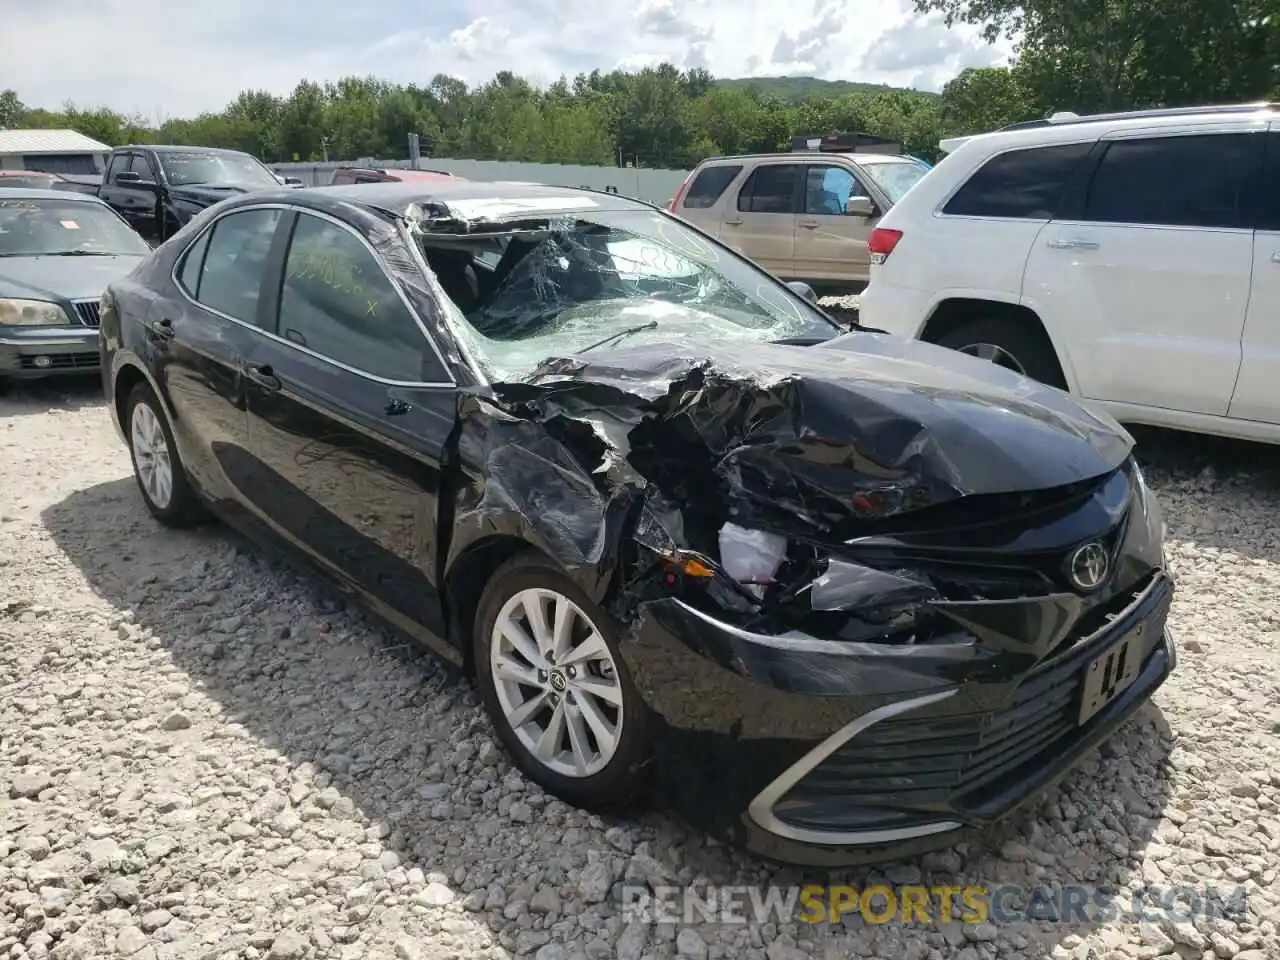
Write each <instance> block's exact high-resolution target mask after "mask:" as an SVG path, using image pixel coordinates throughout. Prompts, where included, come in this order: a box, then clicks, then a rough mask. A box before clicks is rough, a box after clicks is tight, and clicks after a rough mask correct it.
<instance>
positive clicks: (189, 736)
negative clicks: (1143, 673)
mask: <svg viewBox="0 0 1280 960" xmlns="http://www.w3.org/2000/svg"><path fill="white" fill-rule="evenodd" d="M1140 448H1141V449H1142V451H1143V455H1144V459H1145V462H1146V463H1147V464H1148V474H1149V477H1150V479H1151V480H1152V482H1153V484H1154V486H1155V487H1156V488H1157V489H1158V491H1159V493H1160V495H1161V498H1162V502H1163V504H1164V507H1165V511H1166V515H1167V519H1168V523H1169V528H1170V536H1171V544H1170V559H1171V562H1172V564H1173V566H1174V568H1175V571H1176V573H1177V575H1178V577H1179V594H1178V597H1177V600H1176V602H1175V609H1174V613H1173V618H1172V625H1173V626H1174V628H1175V629H1176V630H1177V631H1178V633H1179V636H1180V637H1181V639H1182V647H1181V651H1180V653H1181V660H1180V663H1179V666H1178V669H1177V671H1176V673H1175V675H1174V677H1173V678H1172V679H1171V680H1170V682H1169V683H1168V684H1167V685H1166V686H1165V687H1164V688H1163V689H1162V690H1161V692H1160V693H1159V694H1158V695H1157V697H1156V701H1155V703H1154V704H1153V705H1151V706H1149V707H1148V708H1147V709H1146V710H1145V711H1144V712H1143V713H1142V714H1141V715H1140V717H1139V718H1138V719H1137V720H1136V721H1135V722H1134V723H1133V724H1131V725H1130V726H1129V727H1128V728H1126V729H1125V730H1124V731H1123V732H1122V733H1120V734H1119V735H1118V736H1117V737H1116V738H1115V739H1114V740H1113V741H1112V742H1111V743H1110V744H1108V745H1106V746H1105V747H1104V748H1103V750H1102V751H1101V752H1100V753H1099V754H1098V755H1096V756H1094V757H1093V758H1091V759H1089V760H1088V761H1087V762H1086V763H1085V764H1084V765H1083V766H1082V768H1081V769H1080V770H1079V771H1078V772H1077V773H1075V774H1073V775H1072V776H1070V777H1069V778H1068V779H1067V780H1066V781H1065V782H1064V783H1063V784H1062V785H1061V786H1060V787H1059V788H1057V789H1056V790H1054V791H1053V792H1052V793H1051V794H1050V795H1049V796H1048V797H1047V798H1046V799H1045V800H1044V802H1043V804H1041V805H1040V806H1039V808H1038V809H1036V810H1034V811H1032V812H1030V813H1029V814H1028V815H1027V816H1026V817H1024V818H1022V819H1020V820H1017V821H1016V822H1014V823H1012V824H1010V825H1009V827H1008V829H1007V830H1006V831H1005V833H1004V835H1003V836H1001V837H997V838H995V839H994V840H993V842H992V844H991V845H989V846H988V847H986V848H984V849H958V850H954V851H949V852H946V853H943V854H938V855H933V856H930V857H927V858H925V859H923V860H920V861H915V862H911V863H903V864H898V865H893V866H891V867H888V868H884V869H882V870H879V871H875V872H872V873H868V872H865V871H864V872H860V873H851V874H847V875H843V876H844V879H846V880H847V881H848V882H852V883H853V884H855V885H857V886H862V885H863V884H864V883H865V882H867V881H868V880H874V879H877V878H884V879H887V880H888V881H889V882H891V883H905V882H915V881H923V882H925V883H927V884H930V885H953V886H964V885H966V884H971V883H983V884H986V885H987V886H988V887H990V886H993V885H999V884H1004V883H1012V884H1024V885H1032V884H1048V883H1088V884H1099V883H1104V882H1109V883H1113V884H1115V885H1117V886H1118V887H1119V888H1121V889H1122V890H1124V891H1132V890H1134V889H1136V888H1138V887H1140V886H1141V885H1142V884H1144V883H1151V884H1157V885H1164V886H1168V885H1172V884H1189V885H1192V886H1194V887H1196V888H1198V889H1201V890H1203V889H1204V888H1205V887H1206V886H1207V885H1215V884H1216V885H1221V886H1223V887H1224V888H1226V889H1228V890H1230V889H1234V888H1235V887H1236V886H1237V885H1240V886H1243V887H1244V888H1245V889H1246V892H1247V896H1248V899H1247V906H1246V908H1245V909H1244V910H1243V911H1242V912H1240V913H1239V914H1237V915H1232V916H1227V917H1218V918H1213V919H1205V918H1199V919H1196V920H1183V921H1178V920H1176V918H1175V919H1168V918H1166V919H1151V921H1150V922H1149V923H1145V924H1140V923H1138V922H1136V921H1135V922H1127V921H1122V920H1118V921H1116V922H1114V923H1108V924H1102V923H1071V924H1050V923H1044V922H1041V923H1030V924H1023V925H1015V926H1008V925H995V924H980V925H969V926H961V925H960V924H958V923H950V924H942V925H940V926H923V925H918V926H914V927H910V926H909V927H904V926H900V925H897V924H886V925H884V926H875V925H871V924H867V923H865V922H863V921H862V920H861V919H859V918H857V917H853V918H848V919H846V921H845V922H844V923H841V924H838V925H835V926H829V925H823V926H811V925H805V924H798V923H794V922H792V923H777V924H760V925H755V924H749V923H741V924H721V925H712V924H694V925H691V926H687V927H678V926H675V925H671V924H656V925H650V924H647V923H643V922H640V921H636V920H632V921H631V922H628V921H627V919H626V918H624V917H623V916H622V913H621V910H620V907H619V904H618V902H617V899H616V897H617V893H618V885H619V884H621V883H624V882H631V883H649V884H662V883H695V884H706V883H713V884H719V885H726V884H730V885H763V884H770V883H773V884H783V885H789V884H794V883H796V882H798V881H799V880H800V879H801V875H800V874H798V873H797V872H795V871H791V870H782V869H777V868H774V867H771V866H767V865H765V864H762V863H760V862H758V861H755V860H753V859H750V858H748V857H745V856H742V855H739V854H736V853H733V852H730V851H727V850H726V849H724V848H722V847H719V846H716V845H714V844H711V843H708V842H707V841H706V840H704V839H703V838H701V837H699V836H698V835H696V834H692V833H690V832H689V831H686V830H685V829H684V828H682V827H681V826H680V825H679V824H677V823H674V822H672V821H670V820H668V819H666V818H664V817H662V816H659V815H656V814H654V815H651V816H649V817H646V818H644V819H642V820H639V821H626V822H606V821H604V820H602V819H600V818H597V817H593V816H589V815H586V814H583V813H580V812H578V811H576V810H573V809H570V808H568V807H566V806H565V805H564V804H562V803H559V802H557V801H555V800H552V799H550V798H548V797H547V796H546V795H544V794H543V793H541V792H540V791H539V790H538V789H537V788H536V787H533V786H532V785H530V784H528V783H526V782H525V781H524V780H523V779H522V777H521V776H520V775H519V774H518V773H517V772H515V771H514V769H513V768H512V766H511V765H510V764H509V763H508V762H507V760H506V758H505V756H504V755H503V754H502V753H501V751H500V750H499V749H498V747H497V745H496V742H495V740H494V739H493V738H492V737H491V736H490V732H489V727H488V724H487V721H486V720H485V719H484V717H483V715H482V713H481V711H480V709H479V707H478V706H477V703H476V699H475V698H474V697H473V696H472V694H471V692H470V690H469V688H468V687H467V686H466V685H465V684H459V683H458V682H457V679H456V677H455V676H453V675H452V674H451V673H450V672H449V671H448V670H446V669H445V668H444V667H442V666H441V665H440V664H438V663H437V662H436V661H434V660H433V659H431V658H430V657H428V656H426V655H422V654H419V653H417V652H415V651H413V650H410V649H408V648H406V647H405V646H404V645H403V643H402V641H401V640H399V639H397V638H395V637H393V636H391V635H389V634H388V633H386V632H385V631H383V630H382V629H381V628H379V627H378V626H376V625H375V624H373V623H372V621H370V620H369V619H367V618H366V617H365V616H363V615H362V614H361V613H360V612H358V611H356V610H354V609H348V608H346V607H344V606H343V604H342V602H341V601H338V600H335V598H334V595H333V594H332V593H330V592H329V591H328V590H327V589H326V588H325V587H324V586H322V585H321V584H320V583H319V582H318V581H316V580H315V579H314V578H312V577H311V576H309V575H308V574H306V573H305V572H300V571H299V570H297V569H295V568H293V567H291V566H288V565H281V564H279V563H277V562H276V561H273V560H271V559H269V558H267V557H265V556H263V555H261V554H260V553H259V552H258V551H256V550H254V549H251V548H249V547H247V546H245V545H244V544H243V543H242V542H241V540H240V539H239V538H238V537H237V536H235V535H234V534H232V533H230V532H229V531H227V530H225V529H223V528H220V527H217V526H214V527H210V528H207V529H202V530H199V531H196V532H192V533H175V532H170V531H166V530H164V529H162V528H160V527H159V526H157V524H156V523H155V522H154V521H153V520H152V519H151V518H150V516H149V515H148V514H147V513H146V511H145V510H144V508H143V506H142V502H141V499H140V497H139V494H138V492H137V490H136V488H135V486H134V483H133V480H132V477H131V474H130V470H129V461H128V456H127V453H126V451H125V449H124V447H123V445H122V443H121V442H120V441H119V440H118V439H117V437H116V435H115V433H114V431H113V429H112V428H111V426H110V421H109V418H108V415H107V413H106V412H105V410H104V409H103V407H102V406H101V404H100V402H99V400H98V395H97V392H96V390H95V388H94V386H93V385H92V384H89V385H86V386H84V387H41V388H37V389H23V390H20V391H17V392H15V393H13V394H11V395H9V396H0V465H2V466H0V957H8V958H15V960H16V958H21V957H30V958H33V960H39V958H44V957H52V958H89V957H112V956H122V957H123V956H129V957H135V958H142V960H161V958H179V957H181V958H188V957H190V958H197V957H199V958H210V960H212V958H261V957H271V958H281V960H284V958H302V957H316V958H352V960H354V958H361V960H365V958H368V960H378V958H393V957H394V958H402V960H412V958H440V960H443V958H464V960H470V958H480V957H493V958H497V957H512V956H531V957H536V958H537V960H569V958H573V960H580V958H613V957H617V958H622V960H638V958H641V957H653V958H660V957H673V956H680V957H690V958H719V957H724V958H743V960H758V958H766V960H795V958H802V957H809V956H815V957H824V958H836V957H881V958H886V960H887V958H895V960H896V958H905V960H924V958H932V960H942V958H948V960H949V958H956V960H993V958H997V957H1000V958H1014V957H1024V958H1039V957H1055V958H1068V957H1069V958H1076V960H1089V958H1093V960H1103V958H1110V957H1114V958H1128V960H1137V958H1156V957H1164V958H1178V960H1184V958H1194V960H1215V958H1218V960H1225V958H1232V957H1234V958H1235V960H1275V958H1280V934H1278V929H1280V893H1278V891H1280V885H1278V884H1277V869H1278V867H1280V803H1278V798H1280V789H1277V788H1280V749H1278V748H1280V740H1278V735H1280V669H1278V668H1280V524H1278V523H1277V522H1276V521H1277V515H1278V513H1280V454H1278V453H1277V451H1274V450H1271V449H1269V448H1259V447H1250V446H1246V445H1234V444H1222V443H1214V442H1209V441H1200V440H1193V439H1185V438H1172V437H1168V436H1157V435H1151V436H1147V435H1145V434H1144V435H1142V437H1141V440H1140ZM806 879H808V878H806ZM1126 897H1127V893H1126V894H1124V895H1122V901H1125V898H1126ZM1125 902H1127V901H1125Z"/></svg>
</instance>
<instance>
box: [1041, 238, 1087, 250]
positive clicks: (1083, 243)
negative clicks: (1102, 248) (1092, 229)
mask: <svg viewBox="0 0 1280 960" xmlns="http://www.w3.org/2000/svg"><path fill="white" fill-rule="evenodd" d="M1049 246H1050V247H1051V248H1052V249H1054V250H1097V249H1098V244H1097V243H1096V242H1095V241H1093V240H1080V239H1074V240H1050V241H1049Z"/></svg>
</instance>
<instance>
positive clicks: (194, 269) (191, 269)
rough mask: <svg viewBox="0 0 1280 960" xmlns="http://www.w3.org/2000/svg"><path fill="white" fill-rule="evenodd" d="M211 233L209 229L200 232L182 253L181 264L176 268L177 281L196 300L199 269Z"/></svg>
mask: <svg viewBox="0 0 1280 960" xmlns="http://www.w3.org/2000/svg"><path fill="white" fill-rule="evenodd" d="M212 235H213V233H212V231H209V230H206V231H205V232H204V233H202V234H200V239H199V240H197V241H196V242H195V243H193V244H192V245H191V246H189V247H188V248H187V251H186V253H184V254H183V255H182V266H181V267H180V268H179V270H178V282H179V283H180V284H182V289H184V290H186V291H187V293H189V294H191V296H193V297H195V298H196V299H197V300H198V299H199V298H200V270H201V268H203V267H204V255H205V251H207V250H208V249H209V238H210V237H211V236H212Z"/></svg>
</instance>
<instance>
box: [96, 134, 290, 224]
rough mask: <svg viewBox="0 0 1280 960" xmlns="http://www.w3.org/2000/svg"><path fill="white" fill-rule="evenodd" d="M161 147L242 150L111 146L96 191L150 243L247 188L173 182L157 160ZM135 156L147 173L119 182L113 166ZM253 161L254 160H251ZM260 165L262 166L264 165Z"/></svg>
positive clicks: (212, 150) (186, 150) (185, 150)
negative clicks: (137, 177)
mask: <svg viewBox="0 0 1280 960" xmlns="http://www.w3.org/2000/svg"><path fill="white" fill-rule="evenodd" d="M165 151H181V152H183V153H209V154H227V153H231V154H238V155H240V156H246V157H247V156H249V155H248V154H242V153H240V151H237V150H223V149H215V148H212V147H174V146H155V145H149V146H125V147H117V148H116V149H114V150H112V151H111V153H110V155H109V156H108V157H107V164H106V167H105V168H104V169H105V173H104V174H103V177H102V183H101V186H99V187H98V189H97V195H98V196H99V197H101V198H102V199H103V200H105V201H106V202H107V203H109V204H110V205H111V207H112V208H113V209H114V210H115V211H116V212H117V213H119V214H120V215H121V216H122V217H124V218H125V219H126V220H127V221H128V222H129V225H130V226H132V227H133V228H134V229H135V230H137V231H138V233H140V234H141V235H142V236H143V237H145V238H146V239H147V240H148V241H149V242H151V243H153V244H160V243H163V242H164V241H166V240H168V239H169V238H170V237H171V236H173V235H174V234H175V233H177V232H178V231H179V230H181V229H182V227H184V226H185V225H186V224H187V223H188V222H190V221H191V219H192V218H193V217H195V216H196V215H197V214H199V213H200V212H201V211H202V210H205V209H207V208H208V207H211V206H213V205H214V204H217V203H219V202H220V201H222V200H226V199H227V198H228V197H234V196H239V195H241V194H244V193H246V192H248V191H247V190H245V189H244V188H242V187H230V186H207V185H202V184H190V185H183V186H174V185H171V184H170V183H169V182H168V178H167V177H166V176H165V172H164V164H162V163H161V162H160V158H161V155H162V154H163V153H164V152H165ZM129 156H136V157H140V158H141V159H142V160H143V161H145V164H146V169H147V170H149V171H150V177H149V178H147V177H144V178H143V179H142V181H141V182H139V181H133V182H121V181H119V180H118V179H117V173H118V171H117V170H116V169H115V168H116V166H117V162H118V160H119V159H121V158H125V157H129ZM255 162H256V161H255ZM264 169H266V168H265V167H264Z"/></svg>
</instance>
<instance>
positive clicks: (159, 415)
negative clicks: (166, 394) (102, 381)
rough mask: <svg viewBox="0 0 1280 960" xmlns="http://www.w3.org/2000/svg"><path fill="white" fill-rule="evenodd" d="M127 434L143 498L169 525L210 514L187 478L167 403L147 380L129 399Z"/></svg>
mask: <svg viewBox="0 0 1280 960" xmlns="http://www.w3.org/2000/svg"><path fill="white" fill-rule="evenodd" d="M124 429H125V436H126V437H128V438H129V455H130V457H131V458H132V459H133V476H134V479H136V480H137V481H138V489H139V491H141V493H142V502H143V503H145V504H146V505H147V509H148V510H150V511H151V515H152V516H153V517H155V518H156V519H157V520H159V521H160V522H161V523H162V524H164V525H165V526H166V527H176V528H183V527H193V526H195V525H196V524H199V523H202V522H203V521H204V520H206V519H208V514H207V512H206V511H205V509H204V505H203V504H201V502H200V498H199V497H197V496H196V492H195V490H193V489H192V488H191V483H190V481H189V480H188V479H187V471H186V469H185V468H184V467H183V466H182V460H181V459H180V458H179V456H178V446H177V444H176V443H174V440H173V431H172V430H171V429H170V428H169V419H168V417H166V416H165V412H164V407H163V406H162V405H161V403H160V401H159V399H158V398H157V397H156V395H155V393H154V392H153V391H152V389H151V387H150V386H148V385H147V384H145V383H140V384H138V385H137V386H135V387H134V388H133V391H132V392H131V393H130V394H129V399H128V401H127V402H126V403H125V421H124Z"/></svg>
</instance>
